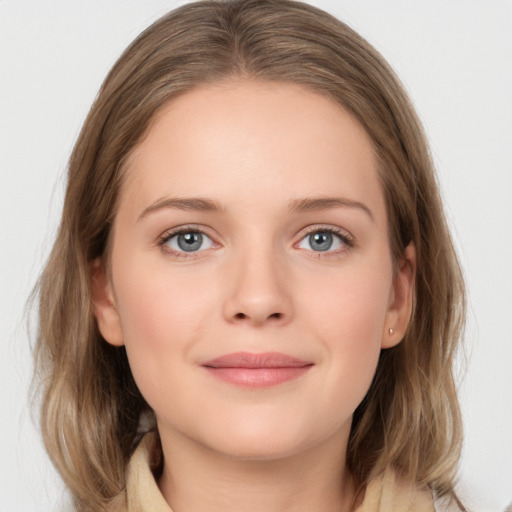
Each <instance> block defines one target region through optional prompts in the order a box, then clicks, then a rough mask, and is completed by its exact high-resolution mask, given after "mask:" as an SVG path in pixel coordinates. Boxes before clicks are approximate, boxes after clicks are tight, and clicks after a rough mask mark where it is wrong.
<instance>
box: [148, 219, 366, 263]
mask: <svg viewBox="0 0 512 512" xmlns="http://www.w3.org/2000/svg"><path fill="white" fill-rule="evenodd" d="M185 233H200V234H202V235H204V236H206V237H208V238H209V239H210V240H212V242H213V243H214V244H216V242H215V241H214V240H213V238H212V237H211V236H210V235H209V234H208V233H207V232H206V231H205V230H204V229H201V227H199V226H183V227H180V228H176V229H174V230H172V231H167V232H165V233H164V234H163V235H162V236H161V237H160V238H159V239H158V246H159V247H160V248H162V250H163V251H165V252H166V253H167V254H172V255H173V256H175V257H178V258H191V257H192V258H193V257H197V253H198V252H202V251H191V252H186V251H175V250H172V249H171V248H165V247H164V245H165V244H166V243H167V242H169V240H171V239H172V238H174V237H175V236H178V235H180V234H185ZM313 233H331V234H333V235H334V236H336V237H338V238H339V239H340V240H341V242H342V243H343V247H342V248H341V249H338V250H334V251H331V250H327V251H325V252H324V251H309V252H312V253H313V254H314V255H315V257H316V258H328V257H336V256H339V254H340V253H341V252H346V251H348V250H351V249H353V248H354V247H355V245H356V242H355V238H354V237H353V236H352V235H351V234H350V233H348V232H347V231H345V230H343V229H341V228H337V227H334V226H322V225H314V226H310V227H308V228H306V230H305V231H304V232H303V234H302V235H301V237H300V240H299V241H298V242H296V243H295V244H294V247H295V246H297V245H298V244H299V243H301V242H302V241H303V240H304V239H305V238H306V237H308V236H309V235H311V234H313ZM216 245H218V244H216Z"/></svg>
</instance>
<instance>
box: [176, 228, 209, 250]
mask: <svg viewBox="0 0 512 512" xmlns="http://www.w3.org/2000/svg"><path fill="white" fill-rule="evenodd" d="M202 243H203V235H202V234H201V233H182V234H180V235H178V246H179V248H180V249H181V250H182V251H187V252H191V251H197V250H198V249H199V248H200V247H201V245H202Z"/></svg>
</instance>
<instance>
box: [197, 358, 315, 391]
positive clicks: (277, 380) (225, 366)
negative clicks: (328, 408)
mask: <svg viewBox="0 0 512 512" xmlns="http://www.w3.org/2000/svg"><path fill="white" fill-rule="evenodd" d="M201 366H202V367H203V368H205V370H207V371H208V372H209V373H210V374H211V375H213V376H214V377H216V378H218V379H220V380H222V381H224V382H228V383H230V384H233V385H236V386H241V387H248V388H265V387H271V386H277V385H278V384H282V383H283V382H287V381H290V380H294V379H297V378H299V377H301V376H302V375H304V374H305V373H306V372H307V371H308V370H309V369H310V368H311V367H312V366H313V363H312V362H309V361H303V360H301V359H297V358H295V357H292V356H289V355H286V354H281V353H279V352H266V353H260V354H255V353H250V352H236V353H232V354H226V355H223V356H220V357H217V358H215V359H212V360H210V361H207V362H205V363H203V364H202V365H201Z"/></svg>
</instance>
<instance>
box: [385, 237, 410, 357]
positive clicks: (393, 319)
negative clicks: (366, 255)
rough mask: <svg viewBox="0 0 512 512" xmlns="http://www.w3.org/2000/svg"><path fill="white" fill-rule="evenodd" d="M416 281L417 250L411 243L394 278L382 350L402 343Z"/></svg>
mask: <svg viewBox="0 0 512 512" xmlns="http://www.w3.org/2000/svg"><path fill="white" fill-rule="evenodd" d="M415 279H416V248H415V246H414V243H412V242H411V243H410V244H409V245H408V246H407V247H406V249H405V251H404V255H403V257H402V258H401V259H400V260H399V262H398V270H397V271H396V273H395V275H394V276H393V286H392V287H391V292H390V296H389V304H388V311H387V313H386V321H385V322H384V326H383V332H382V343H381V347H382V348H390V347H394V346H395V345H398V343H400V341H402V339H403V337H404V335H405V332H406V330H407V326H408V325H409V321H410V320H411V315H412V308H413V302H414V282H415Z"/></svg>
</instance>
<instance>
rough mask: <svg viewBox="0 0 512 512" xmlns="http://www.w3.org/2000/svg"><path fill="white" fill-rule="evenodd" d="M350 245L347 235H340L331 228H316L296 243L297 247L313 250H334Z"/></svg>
mask: <svg viewBox="0 0 512 512" xmlns="http://www.w3.org/2000/svg"><path fill="white" fill-rule="evenodd" d="M352 246H353V244H352V241H351V240H350V238H349V237H348V235H342V234H341V233H337V232H336V231H334V230H332V229H316V230H315V231H312V232H310V233H308V234H307V235H306V236H305V237H304V238H302V239H301V241H300V242H299V243H298V245H297V247H298V248H299V249H307V250H308V251H314V252H328V251H329V252H335V251H337V250H340V249H343V247H352Z"/></svg>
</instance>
